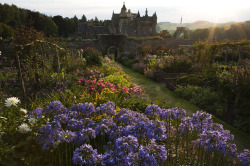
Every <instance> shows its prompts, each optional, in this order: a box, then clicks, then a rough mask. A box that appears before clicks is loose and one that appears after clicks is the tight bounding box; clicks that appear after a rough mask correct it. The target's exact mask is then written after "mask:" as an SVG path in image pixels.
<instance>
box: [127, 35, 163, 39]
mask: <svg viewBox="0 0 250 166" xmlns="http://www.w3.org/2000/svg"><path fill="white" fill-rule="evenodd" d="M127 38H128V39H130V40H164V39H163V38H162V37H161V36H148V37H131V36H129V37H127Z"/></svg>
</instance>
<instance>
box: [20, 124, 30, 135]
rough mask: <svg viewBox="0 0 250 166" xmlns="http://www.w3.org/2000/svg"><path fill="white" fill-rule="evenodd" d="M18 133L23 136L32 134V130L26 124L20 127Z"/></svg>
mask: <svg viewBox="0 0 250 166" xmlns="http://www.w3.org/2000/svg"><path fill="white" fill-rule="evenodd" d="M18 131H19V132H20V133H22V134H25V133H27V132H30V131H31V129H30V127H29V126H28V125H27V124H26V123H23V124H21V125H20V126H18Z"/></svg>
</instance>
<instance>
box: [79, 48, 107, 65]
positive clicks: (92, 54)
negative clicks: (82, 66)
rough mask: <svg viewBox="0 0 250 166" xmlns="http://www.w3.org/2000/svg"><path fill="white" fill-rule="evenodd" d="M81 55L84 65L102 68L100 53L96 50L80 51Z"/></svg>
mask: <svg viewBox="0 0 250 166" xmlns="http://www.w3.org/2000/svg"><path fill="white" fill-rule="evenodd" d="M82 55H83V58H85V59H86V63H87V65H88V66H93V65H96V66H102V63H103V57H102V53H101V52H99V51H97V50H96V49H94V48H90V47H88V48H86V49H84V50H83V51H82Z"/></svg>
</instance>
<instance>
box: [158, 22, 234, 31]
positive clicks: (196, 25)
mask: <svg viewBox="0 0 250 166" xmlns="http://www.w3.org/2000/svg"><path fill="white" fill-rule="evenodd" d="M236 23H238V22H227V23H213V22H209V21H196V22H193V23H183V24H182V26H184V27H186V28H188V29H189V30H195V29H204V28H211V27H213V26H216V27H225V28H227V27H230V26H231V25H233V24H236ZM178 26H180V24H179V23H171V22H159V23H158V24H157V32H160V31H161V30H168V31H169V32H170V33H171V34H173V33H174V32H175V30H176V27H178Z"/></svg>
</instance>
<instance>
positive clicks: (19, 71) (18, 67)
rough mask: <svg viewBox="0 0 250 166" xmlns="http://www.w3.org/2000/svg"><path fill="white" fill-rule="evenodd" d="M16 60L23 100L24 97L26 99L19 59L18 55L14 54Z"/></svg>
mask: <svg viewBox="0 0 250 166" xmlns="http://www.w3.org/2000/svg"><path fill="white" fill-rule="evenodd" d="M16 60H17V69H18V75H19V79H20V84H21V87H22V90H23V97H24V99H25V97H26V89H25V85H24V80H23V74H22V68H21V63H20V59H19V55H18V53H16Z"/></svg>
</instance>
